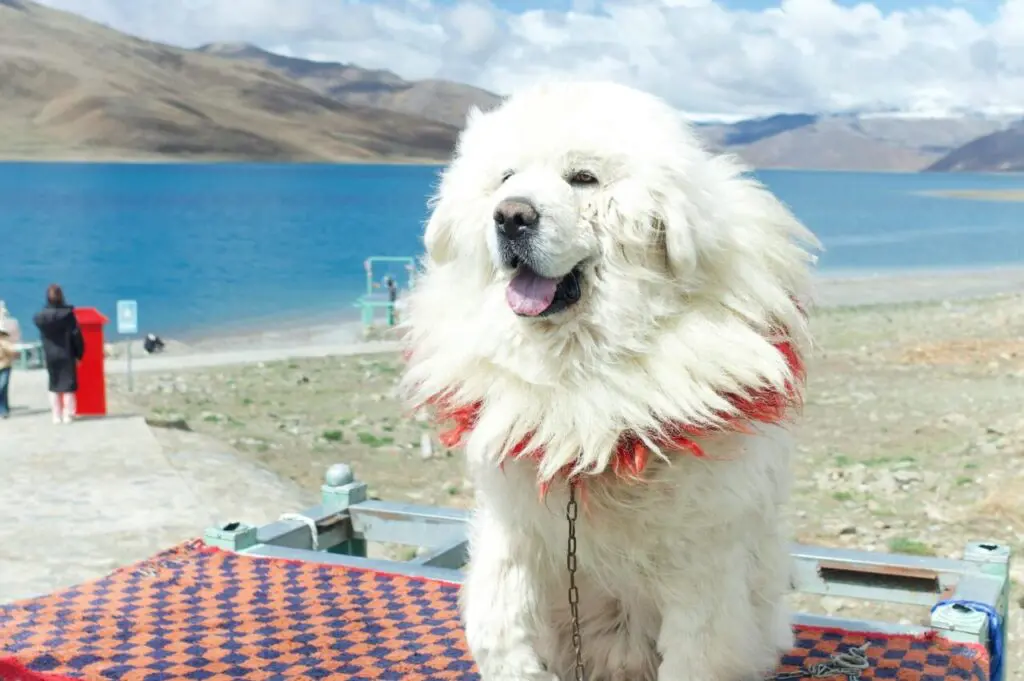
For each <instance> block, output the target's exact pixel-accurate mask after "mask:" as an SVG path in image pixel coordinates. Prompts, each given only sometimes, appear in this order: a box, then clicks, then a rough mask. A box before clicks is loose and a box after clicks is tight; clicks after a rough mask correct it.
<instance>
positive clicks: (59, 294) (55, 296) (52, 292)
mask: <svg viewBox="0 0 1024 681" xmlns="http://www.w3.org/2000/svg"><path fill="white" fill-rule="evenodd" d="M46 302H48V303H49V304H50V305H55V306H57V307H61V306H62V305H64V291H63V289H61V287H60V286H58V285H57V284H50V286H49V287H48V288H47V289H46Z"/></svg>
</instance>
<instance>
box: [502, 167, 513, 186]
mask: <svg viewBox="0 0 1024 681" xmlns="http://www.w3.org/2000/svg"><path fill="white" fill-rule="evenodd" d="M515 174H516V171H514V170H506V171H505V172H503V173H502V174H501V182H502V184H504V183H505V182H506V181H507V180H508V178H510V177H512V176H513V175H515Z"/></svg>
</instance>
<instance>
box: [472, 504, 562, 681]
mask: <svg viewBox="0 0 1024 681" xmlns="http://www.w3.org/2000/svg"><path fill="white" fill-rule="evenodd" d="M512 534H513V533H511V532H508V531H507V530H506V528H505V527H504V526H503V525H502V524H501V523H499V522H496V521H495V520H493V519H492V518H491V516H490V514H489V512H488V510H486V509H480V510H479V511H478V513H477V515H476V517H475V518H474V522H473V528H472V535H471V537H470V561H469V566H468V568H467V572H466V579H465V582H464V583H463V587H462V596H461V598H462V617H463V621H464V624H465V628H466V642H467V643H468V644H469V649H470V651H471V652H472V654H473V658H474V659H475V660H476V663H477V667H478V668H479V670H480V677H481V679H482V681H558V679H557V677H556V676H555V675H554V674H552V673H550V672H549V671H548V670H547V669H546V667H545V665H544V663H543V661H542V660H541V658H540V656H539V655H538V653H537V648H536V646H537V643H538V641H540V640H544V639H545V637H550V636H551V634H550V633H545V632H548V628H547V626H546V625H545V623H544V622H543V619H542V611H543V608H542V607H541V601H540V598H541V596H542V594H543V591H544V589H543V584H542V583H541V582H540V581H539V579H538V577H539V574H540V571H539V570H538V569H536V565H537V561H538V560H539V559H538V556H539V555H540V553H541V551H542V548H541V547H540V546H538V545H535V544H539V542H536V543H534V542H530V541H528V540H525V539H524V538H523V535H521V534H519V533H515V535H516V536H512Z"/></svg>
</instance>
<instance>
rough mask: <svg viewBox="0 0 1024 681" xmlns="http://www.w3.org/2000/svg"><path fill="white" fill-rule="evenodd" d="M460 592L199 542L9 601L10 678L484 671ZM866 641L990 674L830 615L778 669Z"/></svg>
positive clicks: (945, 669)
mask: <svg viewBox="0 0 1024 681" xmlns="http://www.w3.org/2000/svg"><path fill="white" fill-rule="evenodd" d="M457 593H458V586H456V585H453V584H448V583H444V582H437V581H429V580H423V579H415V578H410V577H404V576H398V575H390V574H383V573H379V572H371V571H367V570H359V569H353V568H343V567H337V566H327V565H315V564H312V563H304V562H296V561H287V560H277V559H268V558H256V557H250V556H245V555H239V554H235V553H232V552H229V551H221V550H218V549H214V548H209V547H206V546H204V545H203V544H202V543H201V542H191V543H189V544H186V545H182V546H179V547H176V548H174V549H171V550H169V551H166V552H164V553H161V554H159V555H157V556H155V557H153V558H151V559H149V560H146V561H143V562H142V563H139V564H137V565H133V566H129V567H126V568H122V569H120V570H118V571H116V572H114V573H113V574H111V575H109V576H107V577H104V578H102V579H98V580H96V581H93V582H88V583H86V584H82V585H79V586H74V587H71V588H69V589H65V590H63V591H59V592H57V593H53V594H50V595H48V596H42V597H40V598H36V599H32V600H28V601H23V602H20V603H15V604H12V605H7V606H0V679H3V680H4V681H58V680H61V681H66V680H69V679H74V680H76V681H77V680H83V679H87V680H90V681H92V680H95V681H114V680H123V681H179V680H181V681H185V680H190V681H221V680H224V681H228V680H231V679H245V680H246V681H292V680H296V679H311V680H313V679H338V680H343V679H344V680H348V681H369V680H371V679H372V680H378V679H380V680H389V681H390V680H393V681H476V679H477V678H478V677H477V674H476V670H475V668H474V665H473V661H472V658H471V657H470V655H469V652H468V650H467V649H466V644H465V641H464V639H463V636H462V632H461V631H460V629H459V623H458V616H457ZM864 644H867V645H866V647H863V648H862V650H864V651H865V653H866V658H867V662H868V665H867V668H866V669H865V670H864V671H863V673H862V674H861V675H860V678H861V679H865V680H867V679H892V680H895V681H940V680H942V679H961V680H962V681H986V680H987V679H988V659H987V656H986V654H985V653H984V651H983V650H981V649H980V648H976V647H969V646H962V645H954V644H951V643H948V642H946V641H944V640H942V639H940V638H937V637H927V638H915V637H910V636H882V635H878V636H875V635H868V636H865V635H862V634H852V633H848V632H842V631H834V630H826V629H798V630H797V644H796V647H795V648H794V649H793V651H791V652H790V653H789V654H788V655H786V656H784V657H783V659H782V663H781V666H780V669H779V672H780V676H779V678H780V679H782V678H786V679H793V678H797V677H798V676H799V674H792V673H791V672H796V671H799V670H802V671H804V672H807V676H808V678H810V677H811V676H817V677H818V678H827V676H821V675H820V674H812V672H813V671H814V665H816V664H820V663H824V662H827V661H828V660H830V659H831V658H832V656H833V655H834V654H836V653H842V652H844V651H849V650H851V649H853V648H857V647H859V646H864ZM822 669H823V668H819V669H818V670H817V671H818V672H821V671H822ZM836 678H837V681H840V679H841V677H839V676H836Z"/></svg>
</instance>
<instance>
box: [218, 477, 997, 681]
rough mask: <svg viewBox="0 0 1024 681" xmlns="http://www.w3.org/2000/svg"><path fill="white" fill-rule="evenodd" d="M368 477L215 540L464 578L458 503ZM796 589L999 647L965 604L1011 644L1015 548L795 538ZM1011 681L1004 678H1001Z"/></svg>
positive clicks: (872, 628) (862, 627)
mask: <svg viewBox="0 0 1024 681" xmlns="http://www.w3.org/2000/svg"><path fill="white" fill-rule="evenodd" d="M366 490H367V487H366V484H365V483H362V482H359V481H357V480H356V479H355V477H354V476H353V474H352V471H351V469H350V468H349V467H348V466H346V465H344V464H337V465H335V466H332V467H331V469H330V470H329V471H328V474H327V476H326V482H325V484H324V485H323V486H322V488H321V496H322V500H321V503H320V504H318V505H316V506H314V507H312V508H309V509H306V510H304V511H302V512H300V513H297V514H289V519H287V520H280V521H277V522H274V523H270V524H269V525H264V526H262V527H255V526H252V525H246V524H244V523H231V524H229V525H226V526H223V527H212V528H208V529H207V530H206V533H205V535H204V539H205V541H206V542H207V543H208V544H210V545H214V546H218V547H221V548H226V549H230V550H234V551H238V552H240V553H244V554H248V555H254V556H267V557H274V558H287V559H292V560H303V561H310V562H314V563H322V564H331V565H342V566H351V567H358V568H366V569H373V570H379V571H382V572H388V573H392V574H402V575H409V576H418V577H424V578H429V579H436V580H439V581H444V582H450V583H456V584H457V583H461V581H462V571H461V570H462V568H463V567H464V566H465V564H466V560H467V557H468V542H467V539H466V522H467V520H468V518H469V514H468V513H467V512H466V511H462V510H457V509H447V508H438V507H431V506H419V505H414V504H402V503H392V502H386V501H375V500H368V499H367V493H366ZM368 542H381V543H387V544H402V545H406V546H410V547H418V548H421V549H422V548H425V549H426V552H425V553H422V552H420V554H419V555H418V557H416V558H413V559H412V560H408V561H392V560H382V559H374V558H367V557H366V556H367V552H366V548H367V543H368ZM791 555H792V558H793V563H794V575H795V577H794V584H793V587H794V589H795V590H796V591H799V592H803V593H809V594H818V595H823V596H837V597H846V598H857V599H866V600H872V601H879V602H887V603H900V604H908V605H927V606H935V605H936V604H938V603H940V602H943V603H944V604H943V605H939V606H937V607H934V608H933V610H932V613H931V620H930V625H929V626H919V625H909V624H898V623H891V622H881V621H870V620H859V619H842V618H836V617H828V616H820V615H809V614H797V615H796V616H795V617H794V623H795V624H798V625H805V626H817V627H833V628H837V629H842V630H846V631H854V632H878V633H883V634H914V635H920V634H925V633H927V632H929V631H934V632H937V633H938V634H940V635H941V636H943V637H945V638H947V639H949V640H952V641H959V642H965V643H974V644H980V645H984V646H989V645H990V643H991V642H990V641H989V622H988V617H987V616H986V615H985V614H984V613H980V612H978V611H977V610H973V609H970V608H967V607H964V606H963V605H961V603H965V602H971V603H975V604H981V605H983V606H985V607H988V608H991V609H993V610H994V611H995V612H997V613H998V614H999V616H1000V617H1001V620H1002V627H1001V637H1002V641H1001V643H1002V646H1001V649H1002V650H1005V649H1006V622H1007V618H1006V615H1007V612H1008V609H1009V584H1010V580H1009V565H1010V550H1009V547H1007V546H1005V545H1003V544H998V543H994V542H985V541H979V542H971V543H969V544H968V545H967V546H966V547H965V549H964V557H963V558H962V559H961V560H952V559H945V558H933V557H921V556H910V555H902V554H887V553H875V552H868V551H855V550H847V549H832V548H823V547H817V546H801V545H794V546H793V547H792V550H791ZM993 681H1002V678H996V679H993Z"/></svg>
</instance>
